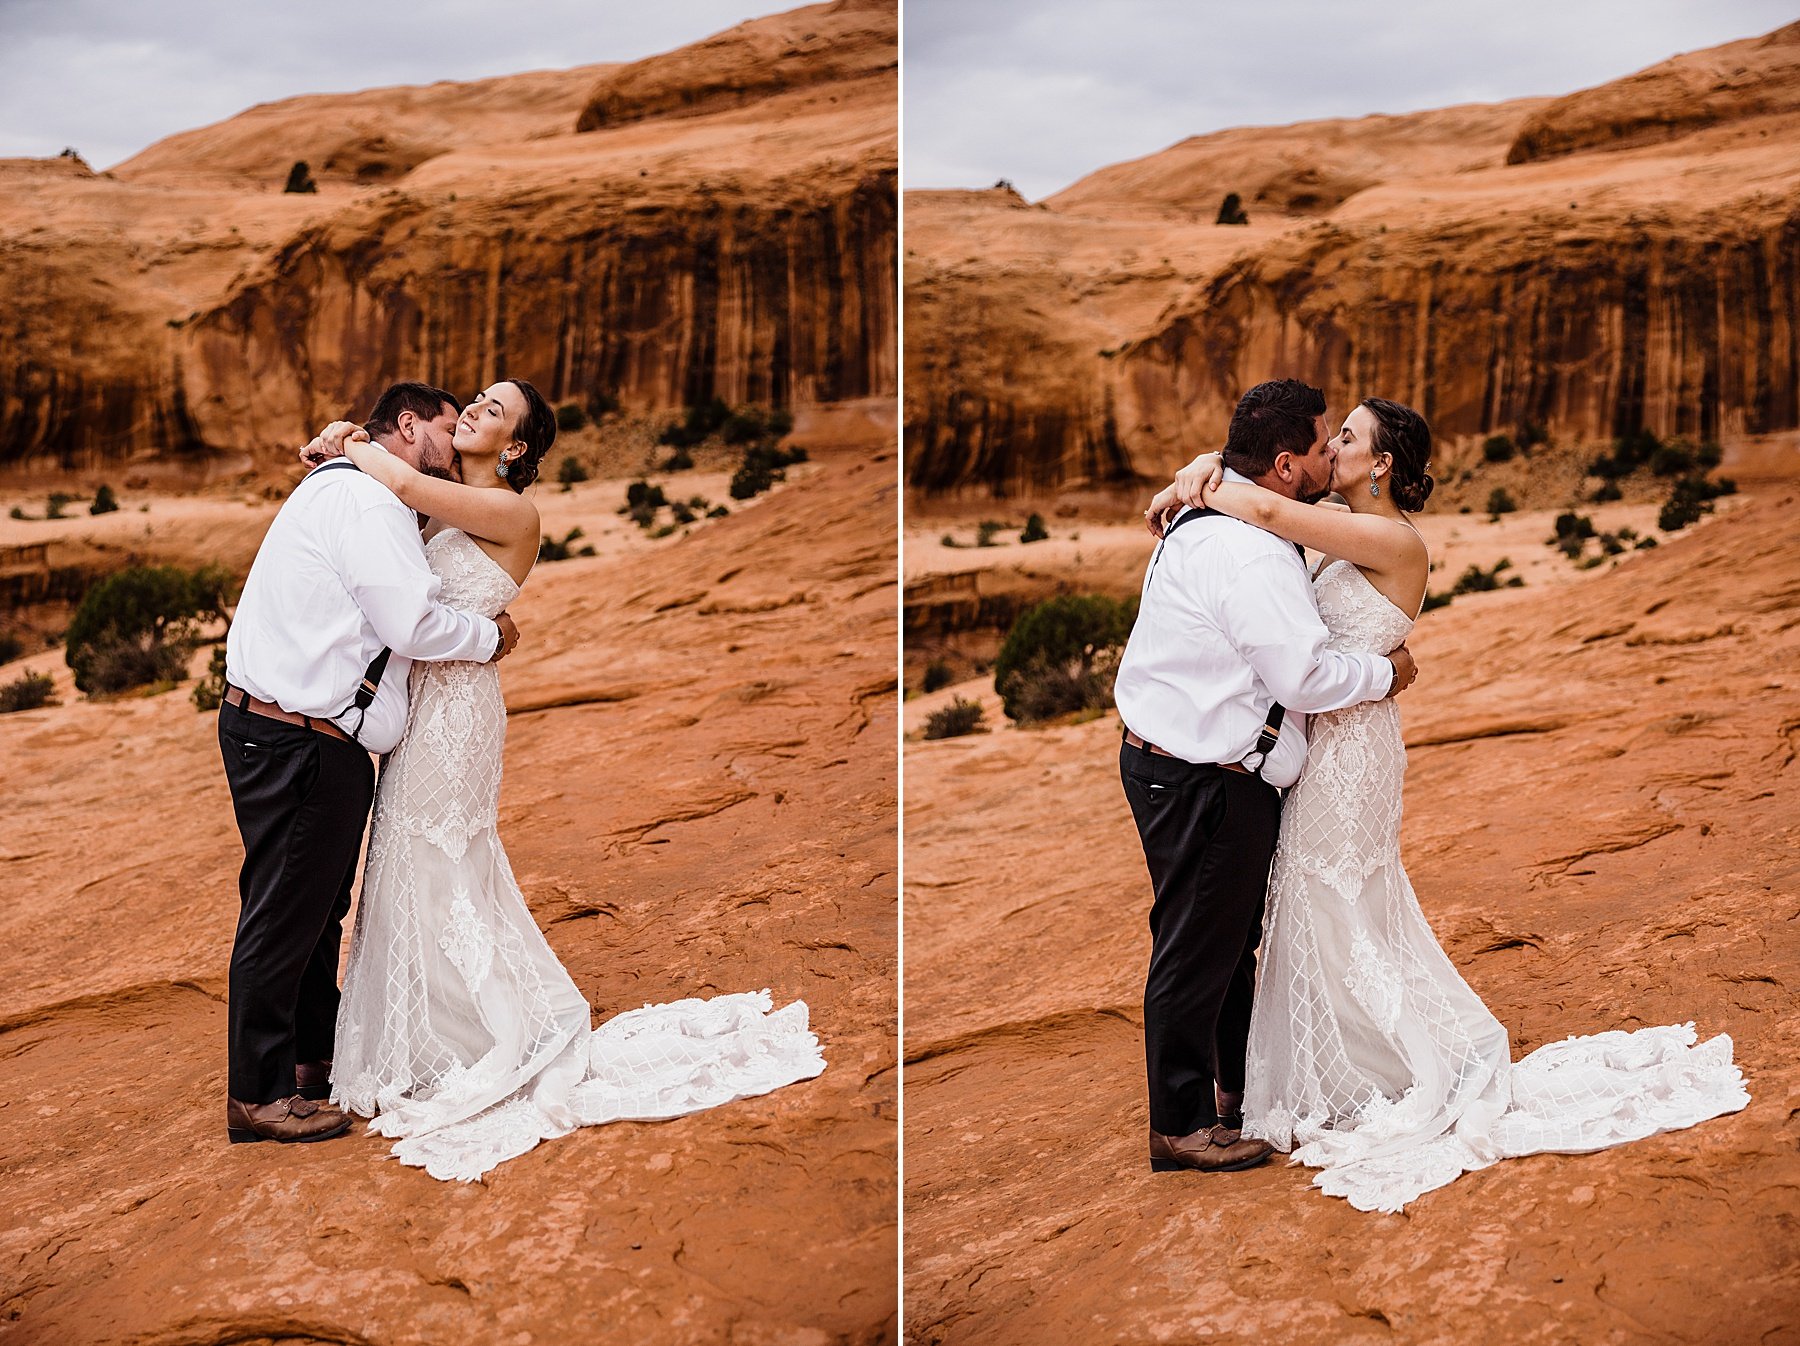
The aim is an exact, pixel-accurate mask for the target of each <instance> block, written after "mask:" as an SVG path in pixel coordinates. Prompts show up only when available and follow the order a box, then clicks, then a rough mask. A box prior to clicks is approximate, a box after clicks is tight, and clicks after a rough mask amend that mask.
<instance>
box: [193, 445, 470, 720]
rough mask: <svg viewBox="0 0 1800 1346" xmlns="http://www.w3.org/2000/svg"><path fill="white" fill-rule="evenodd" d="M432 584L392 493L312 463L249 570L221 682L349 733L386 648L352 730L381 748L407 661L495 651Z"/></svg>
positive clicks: (395, 715)
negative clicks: (359, 693)
mask: <svg viewBox="0 0 1800 1346" xmlns="http://www.w3.org/2000/svg"><path fill="white" fill-rule="evenodd" d="M438 588H439V581H438V577H437V576H436V575H434V574H432V573H431V567H430V566H428V565H427V564H426V563H425V549H424V548H423V547H422V546H421V545H420V543H419V527H418V521H417V519H416V518H415V517H414V515H413V512H412V511H411V510H410V509H408V508H407V507H406V506H405V505H403V504H402V503H401V502H400V498H399V497H398V496H396V495H395V494H394V493H393V492H392V491H390V490H388V488H387V487H385V486H383V485H382V484H381V483H380V482H378V481H376V480H375V479H374V478H373V477H370V476H367V475H365V474H364V473H362V472H356V471H352V470H350V469H348V468H343V467H337V468H332V467H320V468H315V469H314V470H313V472H312V473H311V474H310V475H309V476H308V477H306V478H305V480H303V481H302V482H301V483H300V484H299V485H298V486H296V487H295V488H294V491H293V494H292V495H290V496H289V497H288V498H287V501H286V502H285V503H284V504H283V505H282V507H281V510H280V512H279V513H277V514H276V516H275V521H274V523H272V524H270V525H269V532H268V536H266V537H265V538H264V539H263V543H262V546H261V548H260V549H259V550H258V551H257V553H256V560H255V562H254V563H253V564H252V565H251V567H250V578H249V579H247V580H246V581H245V582H244V593H243V597H242V598H240V599H239V600H238V606H237V612H236V614H235V615H234V616H233V618H232V621H231V632H230V634H229V635H228V636H227V638H226V641H225V676H226V679H227V680H228V681H229V682H230V683H231V684H232V685H233V686H235V687H242V688H243V689H244V690H245V691H246V692H248V693H250V695H252V696H254V697H258V698H260V699H261V700H263V701H272V702H274V703H275V704H276V705H278V706H280V707H281V708H282V709H283V710H286V711H291V712H293V713H294V714H296V715H310V716H312V717H313V718H315V719H320V720H331V721H332V722H333V723H335V724H336V725H337V726H338V727H339V728H341V729H343V730H344V731H345V732H346V733H348V732H350V731H352V730H356V729H357V727H358V726H357V714H356V711H355V710H354V709H352V702H353V701H354V699H355V697H356V689H357V685H358V684H359V683H360V682H361V681H362V677H363V674H364V673H365V672H367V670H368V667H369V664H370V662H371V661H372V660H373V659H374V658H375V656H376V655H377V654H379V653H380V652H381V649H382V647H383V646H386V647H388V648H389V649H391V650H392V651H393V655H392V656H391V657H390V658H389V660H388V665H387V671H386V672H385V673H384V674H383V675H382V679H381V687H380V689H379V690H378V691H377V692H376V694H375V699H374V701H373V702H371V703H370V705H369V708H368V710H367V712H366V713H365V714H364V716H363V719H362V724H361V729H360V732H359V733H358V734H357V737H358V738H359V739H360V741H361V743H362V745H363V747H365V748H367V749H368V750H369V751H370V752H375V753H382V752H387V751H388V750H389V749H390V748H392V747H393V746H394V745H395V744H396V743H398V742H399V741H400V737H401V735H402V734H403V733H405V731H406V698H407V683H408V681H409V679H410V675H411V673H412V663H413V660H415V659H428V660H447V659H467V660H472V661H482V660H486V659H489V658H492V657H493V653H494V651H495V650H496V649H498V648H499V647H500V628H499V626H498V625H496V624H495V623H494V622H493V621H492V620H491V619H489V618H487V617H482V616H479V615H477V614H476V613H473V612H459V611H458V610H456V609H455V608H450V607H445V606H444V605H443V604H442V603H440V602H438V601H437V596H438ZM346 711H347V712H348V713H347V714H346V713H345V712H346Z"/></svg>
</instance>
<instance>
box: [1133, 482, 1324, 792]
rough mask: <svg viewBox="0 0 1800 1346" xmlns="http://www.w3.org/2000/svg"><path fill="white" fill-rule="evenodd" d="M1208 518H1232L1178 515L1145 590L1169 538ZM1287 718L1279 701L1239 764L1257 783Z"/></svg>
mask: <svg viewBox="0 0 1800 1346" xmlns="http://www.w3.org/2000/svg"><path fill="white" fill-rule="evenodd" d="M1209 516H1211V517H1213V518H1220V519H1223V518H1228V517H1230V516H1229V515H1226V514H1224V513H1223V512H1221V511H1219V510H1216V509H1213V508H1211V507H1210V506H1204V505H1203V506H1197V507H1195V508H1192V509H1189V510H1186V511H1185V512H1183V513H1181V514H1179V515H1177V516H1176V517H1175V521H1174V522H1173V523H1171V524H1169V525H1168V526H1167V527H1166V528H1164V529H1163V535H1162V541H1161V542H1159V543H1157V544H1156V555H1155V556H1153V557H1151V559H1150V575H1148V576H1146V577H1145V579H1144V587H1145V588H1146V589H1148V588H1149V587H1150V579H1151V577H1153V576H1154V575H1155V574H1156V566H1157V562H1159V561H1161V560H1162V554H1163V548H1164V547H1166V546H1168V545H1169V534H1170V533H1173V532H1174V531H1175V530H1176V529H1177V528H1179V527H1181V525H1182V524H1184V523H1188V522H1190V521H1191V520H1194V519H1204V518H1207V517H1209ZM1294 550H1295V551H1297V552H1299V553H1300V558H1301V561H1302V563H1304V561H1305V559H1306V551H1305V549H1304V548H1303V547H1301V546H1300V544H1299V543H1298V542H1296V543H1295V544H1294ZM1286 717H1287V707H1286V706H1283V705H1282V704H1281V703H1280V702H1279V701H1277V702H1275V703H1274V704H1273V705H1271V706H1270V707H1269V712H1268V714H1267V715H1265V716H1264V717H1263V727H1262V732H1261V733H1260V734H1258V735H1257V736H1256V746H1255V747H1253V748H1251V749H1250V751H1249V752H1248V753H1246V754H1245V755H1244V760H1243V761H1241V762H1239V763H1238V765H1239V766H1241V767H1243V768H1244V769H1245V770H1247V771H1248V772H1250V774H1251V775H1253V776H1255V777H1256V778H1257V779H1258V780H1261V779H1262V769H1263V767H1264V766H1265V765H1267V763H1268V760H1269V754H1270V753H1271V752H1273V751H1274V750H1275V743H1276V741H1277V740H1278V739H1280V737H1281V722H1282V720H1283V719H1285V718H1286ZM1252 757H1254V758H1255V759H1256V763H1255V765H1254V766H1252V765H1251V762H1250V759H1251V758H1252Z"/></svg>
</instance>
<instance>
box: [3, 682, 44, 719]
mask: <svg viewBox="0 0 1800 1346" xmlns="http://www.w3.org/2000/svg"><path fill="white" fill-rule="evenodd" d="M55 704H56V681H55V679H53V678H52V677H51V676H50V675H49V674H48V673H27V674H25V676H24V677H22V678H19V679H17V680H16V681H13V682H9V683H7V684H6V685H5V686H3V687H0V715H9V714H11V713H12V712H13V711H15V710H36V709H37V708H38V707H39V706H53V705H55Z"/></svg>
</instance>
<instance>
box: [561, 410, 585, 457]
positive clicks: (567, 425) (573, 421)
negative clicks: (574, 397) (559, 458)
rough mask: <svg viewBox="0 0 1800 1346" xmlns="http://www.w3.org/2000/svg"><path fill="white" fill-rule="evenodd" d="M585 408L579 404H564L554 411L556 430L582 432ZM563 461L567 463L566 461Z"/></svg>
mask: <svg viewBox="0 0 1800 1346" xmlns="http://www.w3.org/2000/svg"><path fill="white" fill-rule="evenodd" d="M587 423H588V414H587V408H586V407H584V406H582V405H581V403H579V402H564V403H563V404H562V405H561V406H560V407H558V408H557V409H556V428H557V429H558V430H583V429H586V428H587ZM563 461H565V462H567V461H568V460H567V459H564V460H563Z"/></svg>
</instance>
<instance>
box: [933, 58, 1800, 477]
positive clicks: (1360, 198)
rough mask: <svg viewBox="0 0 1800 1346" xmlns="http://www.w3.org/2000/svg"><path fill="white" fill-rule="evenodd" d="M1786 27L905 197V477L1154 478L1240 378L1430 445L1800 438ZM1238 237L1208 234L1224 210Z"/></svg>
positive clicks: (1798, 165) (1215, 414)
mask: <svg viewBox="0 0 1800 1346" xmlns="http://www.w3.org/2000/svg"><path fill="white" fill-rule="evenodd" d="M1797 137H1800V24H1795V25H1790V26H1788V27H1786V28H1783V29H1780V30H1778V31H1777V32H1774V33H1771V34H1769V35H1767V36H1766V37H1762V38H1756V39H1751V40H1747V41H1744V42H1737V43H1732V44H1730V45H1728V46H1725V47H1720V48H1717V49H1715V50H1713V51H1710V52H1704V53H1697V54H1693V55H1689V56H1683V57H1678V58H1675V59H1674V60H1672V61H1669V62H1666V63H1664V64H1663V65H1661V66H1657V67H1654V68H1653V69H1651V70H1649V71H1646V72H1643V73H1641V74H1639V75H1635V76H1632V77H1630V78H1628V79H1625V80H1620V81H1617V82H1615V83H1613V84H1608V85H1605V86H1602V87H1600V88H1598V89H1593V90H1588V91H1586V92H1584V93H1580V94H1575V95H1572V96H1570V97H1569V98H1564V99H1557V100H1553V101H1551V100H1542V99H1527V100H1519V101H1516V102H1511V103H1504V104H1497V105H1494V106H1491V107H1465V108H1452V109H1447V110H1445V111H1443V112H1436V113H1423V114H1415V115H1412V116H1408V117H1370V118H1363V119H1360V120H1357V121H1351V122H1324V123H1308V124H1304V125H1300V126H1294V127H1287V128H1257V129H1250V130H1234V131H1226V132H1221V133H1219V134H1217V135H1213V136H1204V137H1198V138H1195V139H1193V140H1189V141H1185V142H1183V143H1181V144H1179V145H1176V146H1174V147H1172V148H1171V149H1169V150H1165V151H1163V152H1162V153H1161V154H1158V155H1152V156H1150V157H1149V158H1147V159H1143V160H1139V161H1136V162H1134V163H1130V164H1123V165H1117V166H1114V167H1112V168H1108V169H1104V170H1101V171H1100V172H1099V173H1096V174H1094V175H1092V176H1091V177H1089V178H1087V179H1084V180H1083V181H1082V182H1079V183H1076V184H1075V185H1073V186H1072V187H1070V188H1068V189H1067V190H1065V191H1064V192H1061V193H1059V194H1057V195H1055V196H1052V197H1050V198H1049V199H1048V200H1046V201H1044V202H1042V203H1039V204H1038V205H1035V206H1032V205H1028V204H1026V203H1025V202H1023V201H1021V200H1019V199H1018V198H1017V197H1016V196H1012V195H1010V194H1008V193H1002V192H987V193H975V192H919V193H909V194H908V198H907V229H908V232H907V245H908V258H907V278H906V283H907V291H906V305H907V333H908V380H907V389H906V420H907V439H908V452H907V458H908V471H909V479H910V481H911V483H912V485H914V486H915V487H919V488H923V489H924V490H926V491H928V492H933V491H942V490H950V489H955V488H961V487H982V488H986V489H988V490H992V491H996V492H1001V493H1013V492H1018V491H1043V490H1048V489H1054V488H1057V487H1068V486H1071V485H1078V484H1081V483H1083V482H1086V481H1090V480H1093V479H1096V478H1099V479H1124V478H1130V477H1133V476H1136V475H1140V474H1141V475H1160V474H1162V473H1163V472H1165V471H1167V470H1168V469H1169V468H1170V467H1172V466H1173V465H1174V464H1176V463H1177V462H1178V461H1181V460H1184V459H1185V458H1186V457H1187V456H1189V455H1191V454H1192V453H1193V452H1196V451H1198V450H1199V449H1201V448H1205V447H1213V446H1216V444H1217V442H1218V440H1219V439H1220V437H1221V436H1222V434H1223V430H1224V427H1225V423H1226V420H1227V419H1228V417H1229V413H1230V408H1231V406H1232V403H1233V402H1234V401H1235V399H1236V397H1237V395H1238V393H1239V392H1240V391H1241V390H1242V389H1243V387H1245V386H1246V385H1248V384H1250V383H1253V382H1255V381H1256V380H1258V379H1260V378H1264V377H1268V376H1271V375H1274V374H1286V375H1293V376H1298V377H1302V378H1306V379H1308V380H1309V381H1311V382H1314V383H1317V384H1319V385H1320V386H1322V387H1324V388H1325V389H1326V391H1327V394H1328V396H1329V397H1330V399H1331V402H1332V405H1333V406H1334V408H1337V409H1340V410H1341V409H1342V408H1344V407H1345V406H1346V405H1348V403H1349V402H1350V399H1352V398H1353V397H1355V396H1358V395H1366V394H1369V393H1380V394H1383V395H1387V396H1393V397H1397V398H1400V399H1403V400H1408V401H1411V402H1412V403H1414V404H1415V405H1417V406H1419V407H1420V408H1421V409H1422V410H1424V411H1425V412H1426V414H1427V415H1428V416H1429V417H1430V418H1431V419H1432V421H1433V423H1434V426H1435V427H1436V428H1437V430H1438V431H1439V433H1440V436H1441V437H1442V438H1444V439H1445V440H1446V441H1447V442H1446V450H1447V453H1446V457H1447V458H1448V460H1449V461H1450V462H1452V463H1454V462H1455V461H1456V456H1457V455H1456V441H1457V440H1458V439H1459V438H1460V439H1462V440H1464V441H1465V442H1467V443H1472V442H1473V439H1474V437H1475V436H1478V435H1481V434H1484V433H1487V432H1489V431H1492V430H1496V429H1503V428H1506V429H1510V428H1512V427H1514V426H1517V425H1519V424H1521V423H1523V422H1526V421H1532V422H1536V423H1539V424H1543V425H1546V426H1547V427H1548V428H1549V429H1550V430H1551V432H1552V433H1553V435H1555V436H1556V437H1557V438H1558V439H1559V440H1562V441H1563V442H1565V443H1567V442H1569V441H1579V440H1584V439H1600V438H1605V437H1608V436H1611V435H1614V434H1618V433H1621V432H1623V431H1626V430H1631V429H1636V428H1638V427H1640V426H1645V427H1648V428H1649V429H1651V430H1654V431H1656V432H1657V433H1659V434H1663V435H1669V434H1686V435H1692V436H1703V437H1732V436H1736V435H1740V434H1754V433H1763V432H1768V431H1774V430H1781V429H1787V428H1793V427H1795V426H1797V425H1800V157H1796V156H1795V154H1794V153H1793V149H1792V146H1793V144H1794V143H1795V141H1796V138H1797ZM1232 191H1235V192H1237V193H1239V194H1240V196H1241V197H1242V198H1243V199H1244V202H1245V205H1246V208H1247V209H1248V211H1249V214H1250V219H1251V222H1250V224H1249V225H1248V226H1244V227H1232V226H1221V225H1217V224H1215V223H1213V220H1214V218H1215V217H1216V214H1217V211H1218V205H1219V202H1220V201H1221V199H1222V198H1223V197H1224V195H1225V194H1226V193H1227V192H1232Z"/></svg>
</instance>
